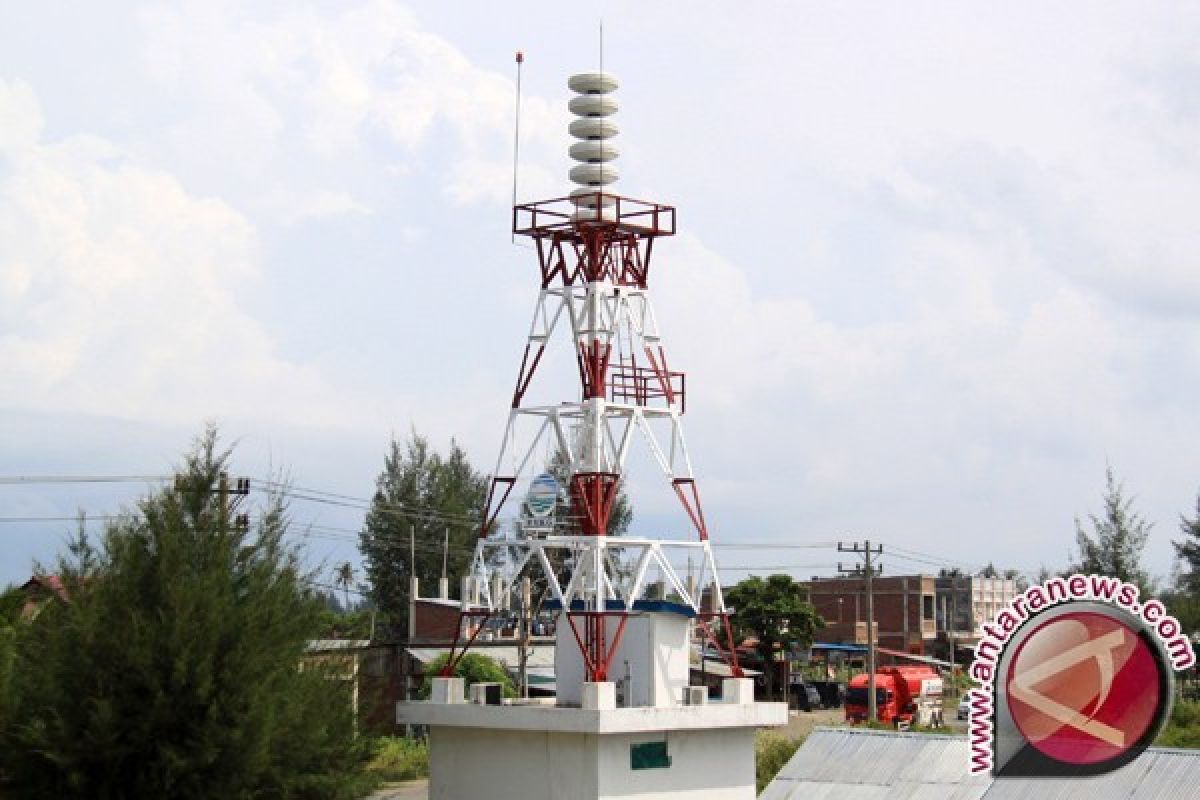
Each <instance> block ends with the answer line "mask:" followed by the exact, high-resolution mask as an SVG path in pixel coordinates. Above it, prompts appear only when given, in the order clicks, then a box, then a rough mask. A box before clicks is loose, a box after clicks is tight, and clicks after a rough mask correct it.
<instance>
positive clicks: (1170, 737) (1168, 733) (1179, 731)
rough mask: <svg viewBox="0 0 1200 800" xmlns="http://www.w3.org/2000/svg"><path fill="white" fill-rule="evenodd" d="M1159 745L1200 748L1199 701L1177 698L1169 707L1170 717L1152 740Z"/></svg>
mask: <svg viewBox="0 0 1200 800" xmlns="http://www.w3.org/2000/svg"><path fill="white" fill-rule="evenodd" d="M1154 744H1156V745H1157V746H1159V747H1186V748H1189V749H1192V750H1200V703H1197V702H1194V701H1190V700H1179V701H1177V702H1176V703H1175V707H1174V708H1172V709H1171V718H1170V719H1169V720H1167V725H1166V727H1165V728H1163V731H1162V733H1160V734H1159V735H1158V738H1157V739H1156V740H1155V741H1154Z"/></svg>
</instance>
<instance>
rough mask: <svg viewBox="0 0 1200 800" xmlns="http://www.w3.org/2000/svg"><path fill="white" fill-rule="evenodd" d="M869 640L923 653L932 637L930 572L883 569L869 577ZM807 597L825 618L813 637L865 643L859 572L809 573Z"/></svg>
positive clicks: (933, 589) (933, 602)
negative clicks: (872, 631) (887, 571)
mask: <svg viewBox="0 0 1200 800" xmlns="http://www.w3.org/2000/svg"><path fill="white" fill-rule="evenodd" d="M873 584H874V589H873V592H872V593H873V595H874V605H875V627H876V629H875V643H876V644H877V645H879V646H880V647H886V648H891V649H893V650H902V651H904V652H906V653H913V654H915V655H925V654H927V653H928V652H930V651H931V650H932V648H933V644H934V643H935V641H936V640H937V635H938V634H937V620H936V613H937V603H936V599H937V593H936V587H935V583H934V578H933V576H931V575H887V576H880V577H878V578H875V579H874V581H873ZM806 586H807V588H808V592H809V600H810V602H812V604H813V606H814V607H815V608H816V610H817V613H818V614H820V615H821V616H822V617H823V618H824V620H825V627H824V628H823V629H821V630H818V631H817V633H816V637H815V640H816V641H818V642H826V643H843V644H866V643H867V598H866V585H865V581H864V580H863V579H862V578H855V577H842V578H813V579H812V580H811V581H809V582H808V583H807V584H806Z"/></svg>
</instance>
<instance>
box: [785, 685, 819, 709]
mask: <svg viewBox="0 0 1200 800" xmlns="http://www.w3.org/2000/svg"><path fill="white" fill-rule="evenodd" d="M792 706H793V707H795V708H796V709H798V710H800V711H816V710H817V709H819V708H821V693H820V692H818V691H817V687H815V686H812V685H810V684H807V683H793V684H792Z"/></svg>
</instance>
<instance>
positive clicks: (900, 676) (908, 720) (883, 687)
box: [846, 667, 942, 727]
mask: <svg viewBox="0 0 1200 800" xmlns="http://www.w3.org/2000/svg"><path fill="white" fill-rule="evenodd" d="M875 708H876V711H877V713H878V716H879V721H880V722H882V723H884V724H887V725H897V726H899V727H908V726H909V725H912V724H917V725H940V724H941V722H942V679H941V676H939V675H938V673H937V672H936V671H935V670H934V669H933V668H932V667H882V668H881V669H879V670H877V671H876V673H875ZM866 719H867V675H866V673H864V674H862V675H855V676H854V677H853V678H851V679H850V685H849V687H847V689H846V721H847V722H865V721H866Z"/></svg>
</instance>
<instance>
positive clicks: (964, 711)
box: [958, 694, 971, 719]
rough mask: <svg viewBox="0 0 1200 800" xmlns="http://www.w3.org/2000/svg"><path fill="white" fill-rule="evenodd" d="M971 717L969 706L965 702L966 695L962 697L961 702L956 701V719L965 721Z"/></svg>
mask: <svg viewBox="0 0 1200 800" xmlns="http://www.w3.org/2000/svg"><path fill="white" fill-rule="evenodd" d="M970 715H971V704H970V703H968V702H967V695H965V694H964V695H963V698H962V700H959V701H958V718H959V719H966V718H967V717H969V716H970Z"/></svg>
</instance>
